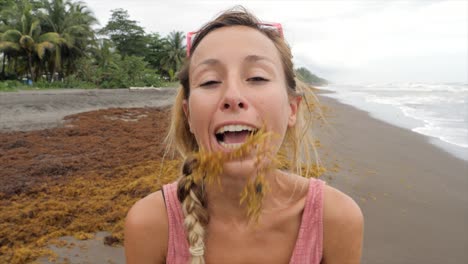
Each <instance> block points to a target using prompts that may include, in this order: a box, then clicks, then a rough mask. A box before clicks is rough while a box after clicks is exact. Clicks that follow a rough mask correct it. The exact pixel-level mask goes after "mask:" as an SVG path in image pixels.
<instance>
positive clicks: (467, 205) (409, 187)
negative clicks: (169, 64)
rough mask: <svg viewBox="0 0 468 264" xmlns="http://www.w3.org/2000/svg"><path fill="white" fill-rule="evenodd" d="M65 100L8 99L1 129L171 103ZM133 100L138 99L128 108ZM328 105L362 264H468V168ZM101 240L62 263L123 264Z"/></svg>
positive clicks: (324, 137) (330, 143)
mask: <svg viewBox="0 0 468 264" xmlns="http://www.w3.org/2000/svg"><path fill="white" fill-rule="evenodd" d="M63 93H65V92H59V93H58V95H55V94H56V91H51V92H47V96H44V95H43V94H40V95H39V96H38V95H37V94H32V93H30V94H29V95H28V94H26V95H24V94H21V95H20V94H16V95H14V96H10V95H9V96H8V97H6V96H4V95H5V94H4V93H1V94H0V110H1V111H3V112H0V113H1V115H0V128H1V129H2V130H4V131H5V130H6V131H13V130H30V129H39V128H42V127H51V126H53V125H61V124H62V121H60V120H61V117H60V116H61V115H62V114H63V113H65V112H67V113H66V114H71V113H76V112H83V111H89V110H91V109H90V108H93V109H98V108H107V107H116V106H118V107H135V106H138V105H141V106H142V107H143V106H145V105H147V104H148V106H149V105H150V104H152V106H155V104H156V103H155V102H160V101H159V99H157V98H161V96H162V97H163V98H164V99H163V100H162V101H164V102H165V103H167V102H170V101H171V96H169V95H167V94H166V93H163V94H160V95H159V97H158V95H154V96H155V97H157V98H156V99H155V98H154V97H148V95H145V94H144V93H143V95H141V94H140V95H136V94H138V93H133V91H132V92H129V91H123V90H122V91H115V93H116V95H113V93H112V91H102V92H101V91H91V92H90V91H82V92H78V95H76V96H75V95H74V96H73V97H72V98H70V97H66V99H63V97H64V96H63ZM131 93H133V94H131ZM97 95H102V96H104V97H99V96H98V97H97V98H96V96H97ZM15 96H18V98H20V97H21V98H22V99H21V100H26V102H24V101H21V102H18V101H14V100H19V99H18V98H17V99H14V98H15ZM127 96H128V97H129V98H133V99H131V100H129V101H127V99H125V98H126V97H127ZM89 97H90V98H91V99H90V98H89ZM55 98H57V99H55ZM60 98H61V99H60ZM73 98H74V99H73ZM103 98H104V99H103ZM105 98H107V99H105ZM118 98H121V99H118ZM151 98H153V99H151ZM78 99H80V100H78ZM320 100H321V102H322V104H324V105H326V106H328V107H329V108H330V109H331V110H330V112H328V114H327V120H328V122H329V123H330V126H331V128H330V127H329V128H326V127H322V128H320V130H317V129H316V130H315V132H316V134H317V137H318V139H319V140H320V141H321V144H322V148H321V149H320V157H321V159H322V162H323V163H324V164H325V166H326V167H327V168H334V167H336V165H338V169H336V170H335V171H333V170H330V171H329V172H327V173H326V175H325V176H324V179H325V180H327V181H328V183H329V184H330V185H332V186H334V187H337V188H338V189H340V190H342V191H343V192H345V193H347V194H349V195H350V196H352V197H353V198H354V199H355V200H356V202H357V203H358V204H359V205H360V206H361V208H362V210H363V213H364V217H365V239H364V251H363V261H362V263H366V264H367V263H368V264H371V263H372V264H378V263H392V264H393V263H468V193H467V191H468V167H467V165H468V162H466V161H463V160H460V159H457V158H455V157H453V156H452V155H450V154H448V153H446V152H444V151H442V150H440V149H439V148H437V147H435V146H433V145H432V144H430V143H429V142H428V138H427V137H425V136H422V135H419V134H416V133H414V132H412V131H409V130H405V129H402V128H398V127H395V126H392V125H389V124H387V123H384V122H381V121H378V120H376V119H373V118H371V117H370V116H369V115H368V114H367V113H366V112H363V111H360V110H357V109H355V108H353V107H351V106H347V105H343V104H341V103H338V102H337V101H336V100H334V99H331V98H327V97H323V96H320ZM142 102H143V103H142ZM18 105H19V107H17V106H18ZM15 106H16V108H15ZM62 108H63V109H65V110H63V109H62ZM81 108H83V109H81ZM15 109H16V110H15ZM68 112H70V113H68ZM36 113H39V114H36ZM51 113H59V114H58V115H55V114H54V115H53V116H52V115H50V114H51ZM60 113H62V114H60ZM12 114H13V116H14V118H12V117H11V115H12ZM24 114H26V118H25V117H24ZM28 115H29V116H28ZM51 116H52V117H51ZM43 124H44V125H43ZM99 237H100V236H99V235H98V236H97V238H96V239H95V240H92V241H84V242H78V241H74V240H73V239H72V238H68V237H66V238H64V239H65V240H67V241H68V242H73V243H75V245H76V247H77V248H76V247H75V249H73V248H72V249H70V248H62V249H56V252H57V253H58V254H59V259H60V260H64V259H65V258H67V259H68V260H69V261H70V262H69V263H123V262H124V259H123V248H122V247H117V248H114V247H112V248H109V247H108V246H104V245H103V243H102V241H100V238H99ZM88 244H89V245H91V247H92V249H90V247H89V246H88ZM86 248H87V249H86ZM41 263H47V261H46V260H44V259H42V261H41Z"/></svg>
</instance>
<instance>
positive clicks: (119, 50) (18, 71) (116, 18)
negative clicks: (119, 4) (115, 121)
mask: <svg viewBox="0 0 468 264" xmlns="http://www.w3.org/2000/svg"><path fill="white" fill-rule="evenodd" d="M98 26H99V25H98V20H97V19H96V17H95V16H94V14H93V12H92V10H90V9H89V8H88V7H87V5H86V4H85V3H84V2H81V1H73V0H0V61H1V71H0V89H1V88H2V82H1V81H5V80H11V81H10V84H11V83H13V84H14V85H15V84H17V83H19V82H18V80H23V81H24V80H27V81H29V80H31V81H32V82H33V83H34V85H35V86H37V87H70V88H72V87H83V88H87V87H89V88H92V87H100V88H114V87H120V88H124V87H130V86H161V85H164V84H167V83H168V82H174V81H176V73H177V71H178V70H179V69H180V67H181V66H182V64H183V61H184V59H185V54H186V51H185V45H184V39H185V35H184V33H183V32H179V31H173V32H171V33H169V34H168V35H166V36H161V35H160V34H159V33H154V32H153V33H146V32H145V30H144V29H143V28H142V27H141V26H140V25H139V24H138V21H135V20H132V19H130V16H129V14H128V12H127V11H126V10H124V9H120V8H119V9H114V10H112V11H111V18H110V19H109V21H108V23H107V24H106V25H105V26H104V27H101V28H98ZM298 70H300V72H301V74H300V77H306V78H305V79H307V80H305V81H307V82H309V81H310V80H312V81H314V80H315V81H317V80H319V81H320V82H322V81H324V80H323V79H320V78H318V77H317V78H318V79H314V78H311V74H309V73H310V72H308V70H307V69H305V68H301V69H298ZM312 75H313V74H312ZM3 83H5V82H3ZM312 84H317V83H313V82H312Z"/></svg>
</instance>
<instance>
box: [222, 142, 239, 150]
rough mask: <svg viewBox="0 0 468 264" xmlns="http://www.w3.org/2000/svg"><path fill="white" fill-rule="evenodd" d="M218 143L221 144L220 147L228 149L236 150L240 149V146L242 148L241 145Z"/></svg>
mask: <svg viewBox="0 0 468 264" xmlns="http://www.w3.org/2000/svg"><path fill="white" fill-rule="evenodd" d="M219 143H220V144H221V146H223V147H225V148H228V149H237V148H240V146H242V143H231V144H227V143H224V142H219Z"/></svg>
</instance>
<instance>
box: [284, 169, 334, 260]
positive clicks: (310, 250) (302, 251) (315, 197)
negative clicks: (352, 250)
mask: <svg viewBox="0 0 468 264" xmlns="http://www.w3.org/2000/svg"><path fill="white" fill-rule="evenodd" d="M324 185H325V182H324V181H322V180H318V179H313V178H312V179H310V183H309V190H308V192H307V197H306V201H305V205H304V211H303V213H302V220H301V225H300V228H299V235H298V237H297V240H296V245H295V247H294V251H293V255H292V257H291V261H290V264H301V263H310V264H319V263H320V261H321V260H322V251H323V188H324Z"/></svg>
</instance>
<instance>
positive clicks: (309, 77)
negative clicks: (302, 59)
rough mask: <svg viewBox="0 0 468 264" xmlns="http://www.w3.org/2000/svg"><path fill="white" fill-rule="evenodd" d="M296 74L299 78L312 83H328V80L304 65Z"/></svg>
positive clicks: (320, 84) (321, 84)
mask: <svg viewBox="0 0 468 264" xmlns="http://www.w3.org/2000/svg"><path fill="white" fill-rule="evenodd" d="M296 76H297V78H299V80H301V81H303V82H305V83H308V84H311V85H316V86H323V85H327V84H328V81H327V80H325V79H323V78H320V77H318V76H317V75H315V74H313V73H311V72H310V71H309V70H308V69H306V68H304V67H301V68H298V69H296Z"/></svg>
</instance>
